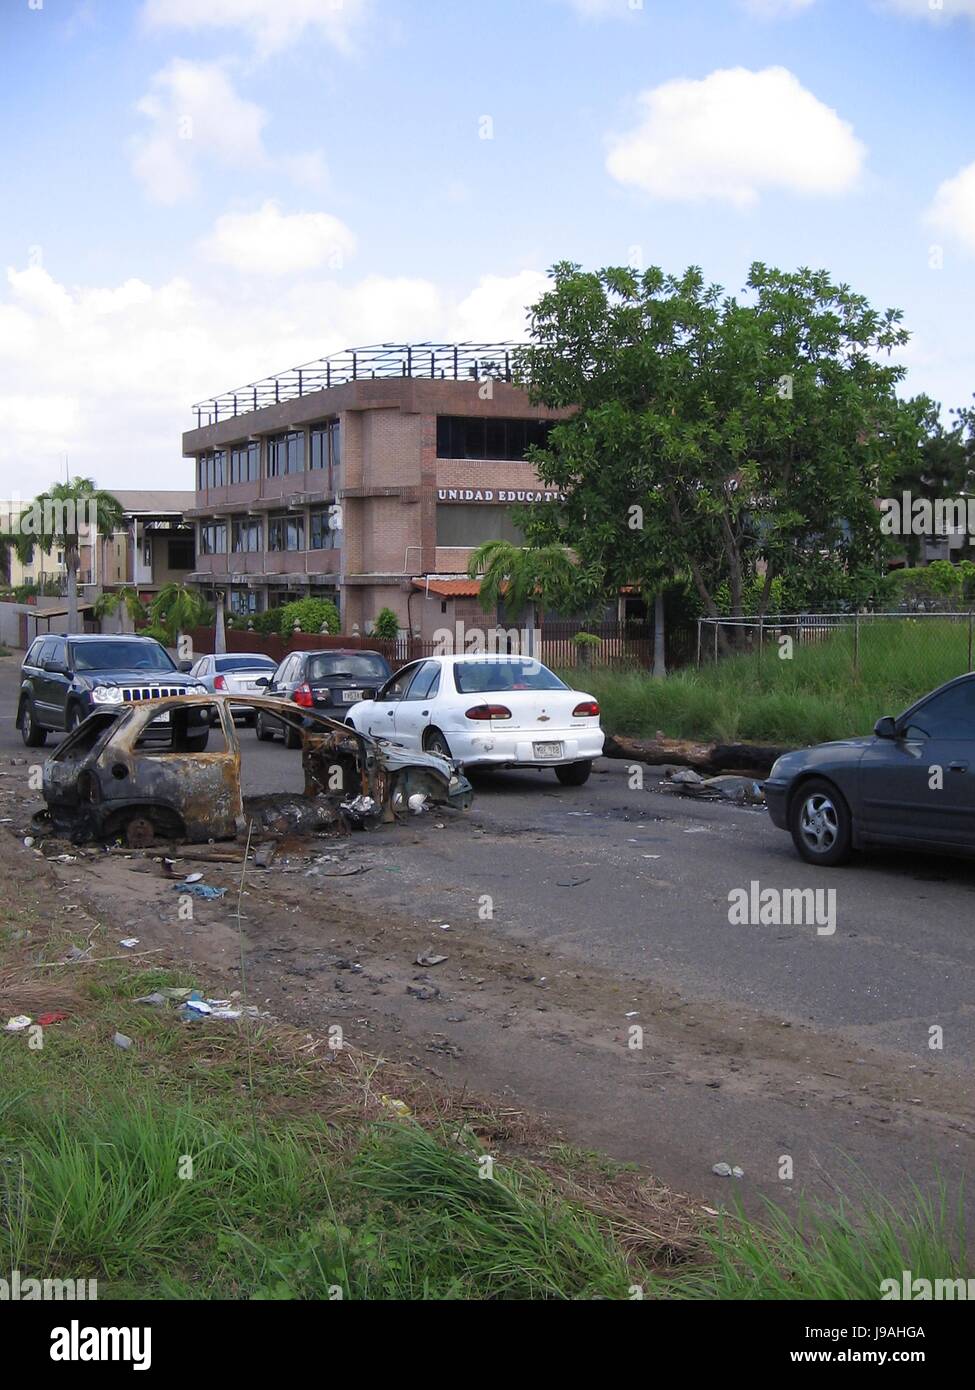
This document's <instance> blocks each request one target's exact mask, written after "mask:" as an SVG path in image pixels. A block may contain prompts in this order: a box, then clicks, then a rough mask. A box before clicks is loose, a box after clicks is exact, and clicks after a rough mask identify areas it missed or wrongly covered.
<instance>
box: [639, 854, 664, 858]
mask: <svg viewBox="0 0 975 1390" xmlns="http://www.w3.org/2000/svg"><path fill="white" fill-rule="evenodd" d="M643 858H644V859H662V858H663V855H661V854H645V855H643Z"/></svg>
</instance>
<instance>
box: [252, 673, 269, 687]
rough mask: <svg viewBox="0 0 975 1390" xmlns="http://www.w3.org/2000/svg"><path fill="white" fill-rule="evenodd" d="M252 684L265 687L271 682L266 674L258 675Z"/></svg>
mask: <svg viewBox="0 0 975 1390" xmlns="http://www.w3.org/2000/svg"><path fill="white" fill-rule="evenodd" d="M254 684H255V685H260V686H263V687H264V688H265V689H266V688H267V687H268V686H269V685H270V684H271V682H270V679H269V678H268V677H267V676H258V678H257V680H256V681H255V682H254Z"/></svg>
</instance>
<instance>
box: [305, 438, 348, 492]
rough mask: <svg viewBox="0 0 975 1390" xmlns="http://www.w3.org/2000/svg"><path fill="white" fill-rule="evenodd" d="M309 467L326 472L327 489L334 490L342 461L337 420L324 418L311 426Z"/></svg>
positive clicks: (335, 489)
mask: <svg viewBox="0 0 975 1390" xmlns="http://www.w3.org/2000/svg"><path fill="white" fill-rule="evenodd" d="M310 444H311V467H312V468H313V469H315V470H317V471H320V472H322V473H327V474H328V490H329V492H336V491H337V490H338V487H339V469H340V467H341V463H342V454H341V443H340V436H339V422H338V420H326V421H323V422H322V423H321V424H320V425H312V427H311V436H310Z"/></svg>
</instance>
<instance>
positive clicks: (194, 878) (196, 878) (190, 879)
mask: <svg viewBox="0 0 975 1390" xmlns="http://www.w3.org/2000/svg"><path fill="white" fill-rule="evenodd" d="M202 881H203V875H202V874H187V875H186V877H185V878H184V879H183V882H184V883H201V882H202Z"/></svg>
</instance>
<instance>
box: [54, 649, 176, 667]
mask: <svg viewBox="0 0 975 1390" xmlns="http://www.w3.org/2000/svg"><path fill="white" fill-rule="evenodd" d="M72 656H73V658H74V669H75V670H76V671H175V670H176V667H175V666H174V665H173V663H172V661H171V660H170V659H169V657H168V656H167V654H166V652H165V651H164V650H163V648H162V647H160V645H159V643H158V642H79V643H77V644H76V645H75V646H73V647H72Z"/></svg>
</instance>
